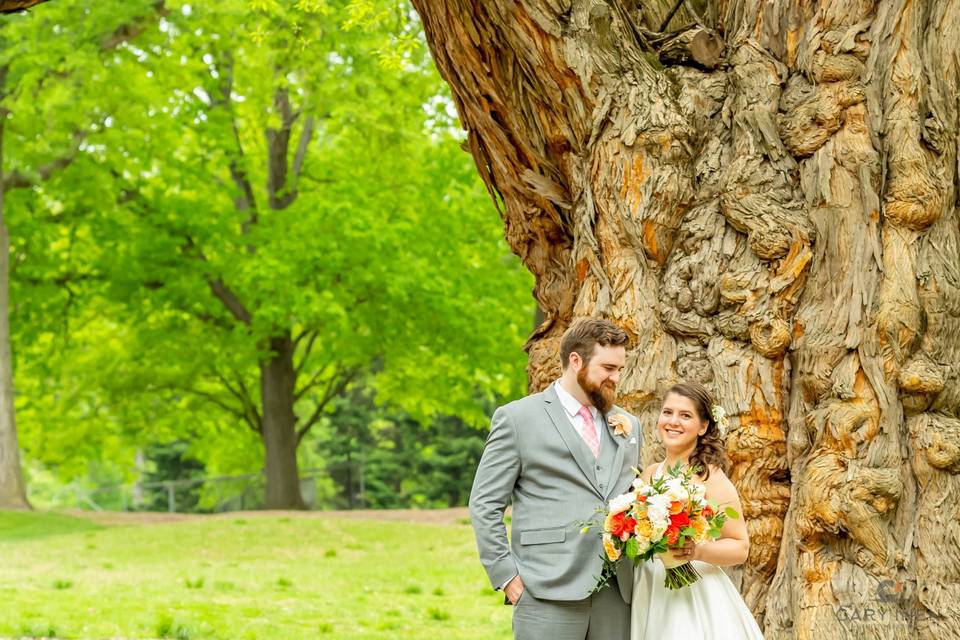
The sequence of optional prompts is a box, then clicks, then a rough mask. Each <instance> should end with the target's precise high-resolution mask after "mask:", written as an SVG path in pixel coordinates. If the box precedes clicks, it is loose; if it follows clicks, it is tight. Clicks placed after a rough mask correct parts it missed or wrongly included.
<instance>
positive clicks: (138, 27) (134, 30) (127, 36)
mask: <svg viewBox="0 0 960 640" xmlns="http://www.w3.org/2000/svg"><path fill="white" fill-rule="evenodd" d="M153 9H154V14H155V15H157V16H160V17H163V16H166V15H168V14H169V13H170V11H169V10H168V9H167V8H166V6H164V0H158V1H157V2H154V3H153ZM152 17H153V16H150V15H148V16H139V17H137V18H136V19H135V21H134V22H129V23H127V24H122V25H120V26H119V27H117V28H116V29H114V30H113V33H111V34H110V35H109V36H107V37H106V38H104V39H103V40H102V41H101V42H100V48H101V49H103V50H104V51H111V50H113V49H116V48H117V47H119V46H120V45H122V44H123V43H124V42H129V41H131V40H135V39H136V38H137V37H138V36H139V35H140V34H141V33H143V32H144V31H146V30H147V27H148V26H150V24H152V23H151V21H150V20H149V18H152Z"/></svg>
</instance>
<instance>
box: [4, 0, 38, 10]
mask: <svg viewBox="0 0 960 640" xmlns="http://www.w3.org/2000/svg"><path fill="white" fill-rule="evenodd" d="M47 1H48V0H0V13H15V12H17V11H24V10H26V9H29V8H30V7H32V6H34V5H38V4H40V3H42V2H47Z"/></svg>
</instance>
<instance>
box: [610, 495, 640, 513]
mask: <svg viewBox="0 0 960 640" xmlns="http://www.w3.org/2000/svg"><path fill="white" fill-rule="evenodd" d="M636 498H637V496H636V494H634V493H632V492H631V493H624V494H622V495H619V496H616V497H615V498H613V499H612V500H611V501H610V513H620V512H622V511H626V510H627V509H629V508H630V507H631V506H633V503H634V501H636Z"/></svg>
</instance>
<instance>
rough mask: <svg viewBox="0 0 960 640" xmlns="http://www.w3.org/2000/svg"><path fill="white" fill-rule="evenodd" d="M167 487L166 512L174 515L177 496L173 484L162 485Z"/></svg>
mask: <svg viewBox="0 0 960 640" xmlns="http://www.w3.org/2000/svg"><path fill="white" fill-rule="evenodd" d="M164 484H166V485H167V511H169V512H170V513H175V512H176V511H177V494H176V492H175V491H174V485H173V482H166V483H164Z"/></svg>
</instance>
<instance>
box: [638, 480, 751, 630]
mask: <svg viewBox="0 0 960 640" xmlns="http://www.w3.org/2000/svg"><path fill="white" fill-rule="evenodd" d="M654 475H655V476H660V475H663V463H662V462H661V463H660V466H659V467H658V468H657V472H656V473H655V474H654ZM691 564H692V565H693V567H694V569H696V570H697V573H699V574H700V579H699V580H697V581H696V582H694V583H693V584H692V585H689V586H686V587H683V588H681V589H676V590H671V589H668V588H666V587H665V586H664V585H663V579H664V576H665V573H666V569H664V567H663V563H662V562H660V561H659V560H657V559H654V560H652V561H648V562H644V563H642V564H641V565H640V566H639V567H636V568H635V569H634V573H633V604H632V605H631V610H630V640H662V639H663V638H691V639H692V638H697V640H701V639H702V640H763V633H761V631H760V627H759V626H758V625H757V621H756V620H754V619H753V614H751V613H750V610H749V609H748V608H747V605H746V603H745V602H744V601H743V598H742V597H740V592H739V591H737V589H736V587H734V586H733V583H732V582H731V581H730V578H728V577H727V574H725V573H724V572H723V571H722V570H721V569H720V567H717V566H716V565H712V564H709V563H707V562H700V561H698V560H694V561H692V562H691Z"/></svg>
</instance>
